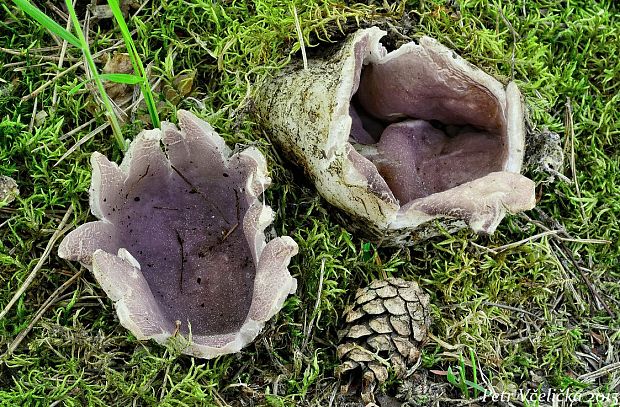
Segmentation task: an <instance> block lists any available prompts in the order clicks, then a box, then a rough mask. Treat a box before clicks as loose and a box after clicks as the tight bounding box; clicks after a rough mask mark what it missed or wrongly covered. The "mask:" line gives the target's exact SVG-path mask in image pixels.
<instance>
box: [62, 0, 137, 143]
mask: <svg viewBox="0 0 620 407" xmlns="http://www.w3.org/2000/svg"><path fill="white" fill-rule="evenodd" d="M65 4H66V5H67V10H68V11H69V16H70V18H71V21H72V23H73V28H74V29H75V32H76V34H77V37H78V39H79V41H80V48H81V49H82V53H83V54H84V59H85V60H86V63H87V64H88V68H89V69H90V72H91V74H92V76H93V79H92V80H93V81H94V82H95V84H96V85H97V90H98V91H99V95H101V99H102V101H103V105H104V107H105V114H106V116H107V118H108V120H109V122H110V125H111V126H112V133H113V134H114V137H115V138H116V142H117V143H118V146H119V147H120V149H121V150H122V151H123V152H125V151H127V146H126V145H125V140H124V139H123V132H122V130H121V125H120V123H119V122H118V118H117V117H116V113H115V111H114V107H113V106H112V102H110V98H109V97H108V94H107V93H106V91H105V87H104V86H103V82H102V81H101V76H100V75H99V72H98V71H97V66H96V65H95V60H94V59H93V56H92V54H91V53H90V49H89V47H88V43H87V42H86V38H85V37H84V34H83V33H82V29H81V28H80V22H79V20H78V18H77V14H76V13H75V8H73V3H72V2H71V0H65Z"/></svg>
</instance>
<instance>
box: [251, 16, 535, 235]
mask: <svg viewBox="0 0 620 407" xmlns="http://www.w3.org/2000/svg"><path fill="white" fill-rule="evenodd" d="M384 34H385V33H384V32H383V31H381V30H379V29H378V28H375V27H373V28H369V29H364V30H360V31H358V32H357V33H355V34H354V35H352V36H351V37H349V38H348V39H347V40H346V41H345V43H344V44H343V45H342V47H341V48H340V49H339V50H337V51H336V52H332V53H330V54H329V55H327V56H326V57H324V58H316V59H313V60H310V61H308V67H307V69H306V68H303V67H300V66H292V67H290V68H288V69H286V70H284V71H283V72H281V73H279V74H278V75H277V76H275V77H273V78H269V79H268V80H266V81H264V82H263V83H261V84H260V87H259V90H258V92H257V97H256V105H257V116H258V118H259V121H260V122H261V123H262V124H263V126H264V127H265V128H266V130H267V132H268V133H269V134H270V135H271V137H272V139H273V140H274V141H275V142H276V143H277V144H278V145H279V147H280V148H281V149H282V150H283V151H284V152H285V153H286V154H287V155H288V156H289V157H290V158H291V159H292V160H293V161H295V162H296V163H297V164H299V165H300V166H301V167H303V169H304V170H305V172H306V173H307V174H308V175H309V177H310V178H311V180H312V181H313V182H314V184H315V185H316V187H317V190H318V191H319V193H321V195H323V197H325V198H326V199H327V201H329V202H330V203H331V204H333V205H334V206H336V207H338V208H339V209H340V210H341V214H342V215H343V217H344V218H345V220H346V222H347V226H349V227H350V228H351V229H355V230H361V231H363V232H365V233H366V234H367V235H369V236H370V237H372V238H374V240H377V241H381V242H382V244H384V245H399V244H402V243H412V242H415V241H419V240H421V239H425V238H428V237H430V236H432V235H434V234H436V233H437V230H438V228H439V227H446V228H447V229H448V230H455V229H458V228H461V227H464V226H469V227H470V228H472V229H473V230H474V231H476V232H480V233H493V232H494V231H495V229H496V227H497V226H498V224H499V223H500V221H501V219H502V218H503V217H504V216H505V214H506V212H519V211H523V210H527V209H531V208H532V207H533V206H534V204H535V197H534V182H532V181H531V180H530V179H528V178H526V177H524V176H522V175H520V174H519V172H520V170H521V165H522V162H523V156H524V150H525V146H524V139H525V137H524V124H523V122H524V114H523V105H522V101H521V95H520V92H519V90H518V88H517V86H516V85H515V84H514V83H512V82H511V83H508V84H507V85H506V86H504V85H503V84H502V83H500V82H499V81H497V80H496V79H495V78H493V77H492V76H490V75H488V74H486V73H485V72H483V71H482V70H480V69H479V68H477V67H475V66H473V65H471V64H470V63H468V62H467V61H465V60H464V59H462V58H461V57H460V56H458V55H457V54H456V53H455V52H453V51H452V50H450V49H448V48H446V47H445V46H443V45H441V44H440V43H438V42H437V41H435V40H434V39H432V38H428V37H422V38H421V39H420V40H419V41H418V42H411V43H407V44H405V45H403V46H401V47H400V48H398V49H397V50H394V51H392V52H388V51H387V50H386V49H385V48H384V47H383V46H382V45H381V43H380V40H381V37H382V36H383V35H384ZM437 221H438V222H439V223H437Z"/></svg>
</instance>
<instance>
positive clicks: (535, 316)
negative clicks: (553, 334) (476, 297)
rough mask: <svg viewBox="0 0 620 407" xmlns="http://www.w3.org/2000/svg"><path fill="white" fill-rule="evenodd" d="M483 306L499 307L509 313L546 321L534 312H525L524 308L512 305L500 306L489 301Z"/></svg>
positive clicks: (484, 302) (483, 302)
mask: <svg viewBox="0 0 620 407" xmlns="http://www.w3.org/2000/svg"><path fill="white" fill-rule="evenodd" d="M482 304H483V305H487V306H489V307H497V308H502V309H505V310H508V311H514V312H520V313H522V314H526V315H529V316H531V317H533V318H536V319H540V320H544V318H542V317H539V316H538V315H536V314H534V313H532V312H529V311H526V310H524V309H522V308H517V307H512V306H510V305H505V304H498V303H496V302H489V301H482Z"/></svg>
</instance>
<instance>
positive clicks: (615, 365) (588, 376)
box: [577, 362, 620, 382]
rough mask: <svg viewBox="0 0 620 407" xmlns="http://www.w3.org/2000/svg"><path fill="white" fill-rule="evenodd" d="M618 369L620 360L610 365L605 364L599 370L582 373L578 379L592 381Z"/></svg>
mask: <svg viewBox="0 0 620 407" xmlns="http://www.w3.org/2000/svg"><path fill="white" fill-rule="evenodd" d="M617 370H620V362H615V363H612V364H610V365H607V366H603V367H602V368H600V369H599V370H595V371H594V372H590V373H585V374H582V375H581V376H579V377H577V380H579V381H580V382H592V381H594V380H596V379H598V378H599V377H601V376H605V375H608V374H610V373H613V372H615V371H617Z"/></svg>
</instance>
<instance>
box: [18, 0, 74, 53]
mask: <svg viewBox="0 0 620 407" xmlns="http://www.w3.org/2000/svg"><path fill="white" fill-rule="evenodd" d="M13 2H14V3H15V4H16V5H17V7H19V8H20V9H21V10H22V11H23V12H24V13H26V14H28V15H29V16H30V17H32V18H33V19H34V20H35V21H36V22H38V23H39V24H41V25H42V26H43V27H45V28H47V29H48V30H49V31H51V32H52V33H54V34H56V35H57V36H59V37H60V38H62V39H63V40H65V41H67V42H68V43H69V44H71V45H74V46H76V47H78V48H82V46H81V44H80V40H78V39H77V37H76V36H75V35H73V34H71V33H70V32H69V31H67V30H66V29H64V28H63V27H61V26H60V25H59V24H58V23H57V22H56V21H54V20H52V19H51V18H50V17H48V16H47V15H45V13H43V12H42V11H41V10H39V9H38V8H37V7H36V6H34V5H33V4H32V3H30V2H29V1H28V0H13Z"/></svg>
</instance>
